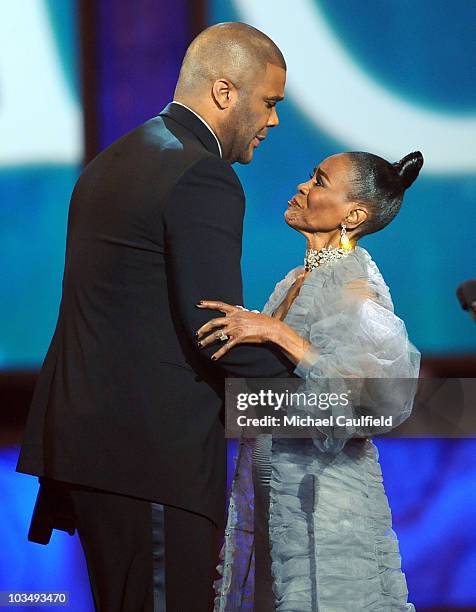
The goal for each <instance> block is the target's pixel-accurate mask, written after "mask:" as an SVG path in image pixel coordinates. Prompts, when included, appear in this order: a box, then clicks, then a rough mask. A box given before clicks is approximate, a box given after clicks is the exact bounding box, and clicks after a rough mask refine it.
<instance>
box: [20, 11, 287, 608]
mask: <svg viewBox="0 0 476 612" xmlns="http://www.w3.org/2000/svg"><path fill="white" fill-rule="evenodd" d="M285 74H286V65H285V62H284V58H283V56H282V54H281V52H280V51H279V49H278V48H277V47H276V45H275V44H274V43H273V42H272V41H271V40H270V39H269V38H268V37H267V36H266V35H264V34H263V33H261V32H259V31H258V30H256V29H254V28H252V27H250V26H247V25H244V24H239V23H228V24H219V25H217V26H213V27H211V28H208V29H207V30H205V31H204V32H202V33H201V34H200V35H199V36H198V37H197V38H196V39H195V40H194V41H193V42H192V44H191V45H190V47H189V49H188V51H187V54H186V56H185V59H184V62H183V65H182V68H181V72H180V76H179V80H178V84H177V88H176V92H175V97H174V102H172V103H171V104H169V105H168V106H167V107H166V108H165V109H164V110H163V111H162V112H161V113H160V115H159V116H158V117H155V118H153V119H151V120H150V121H148V122H146V123H145V124H144V125H142V126H140V127H138V128H137V129H135V130H134V131H132V132H131V133H129V134H127V135H126V136H124V137H123V138H121V139H120V140H118V141H117V142H115V143H114V144H113V145H111V146H110V147H109V148H107V149H106V150H105V151H103V152H102V153H101V154H100V155H98V157H96V158H95V159H94V160H93V161H92V162H91V163H90V164H89V165H88V166H87V167H86V168H85V170H84V172H83V173H82V175H81V177H80V178H79V180H78V182H77V184H76V186H75V189H74V192H73V195H72V199H71V205H70V213H69V220H68V238H67V249H66V261H65V271H64V279H63V297H62V301H61V306H60V313H59V319H58V324H57V328H56V331H55V334H54V337H53V340H52V343H51V346H50V348H49V351H48V354H47V356H46V359H45V362H44V364H43V368H42V371H41V373H40V376H39V380H38V384H37V387H36V390H35V396H34V399H33V403H32V406H31V409H30V414H29V419H28V424H27V428H26V433H25V438H24V443H23V446H22V449H21V454H20V459H19V463H18V468H17V469H18V470H19V471H21V472H25V473H28V474H34V475H38V476H40V484H41V486H40V491H39V495H38V499H37V503H36V506H35V511H34V514H33V519H32V525H31V528H30V534H29V538H30V539H31V540H33V541H37V542H41V543H47V542H48V541H49V538H50V535H51V529H52V528H59V529H63V530H66V531H69V532H70V533H74V530H75V529H77V531H78V534H79V536H80V539H81V543H82V546H83V549H84V552H85V556H86V560H87V564H88V570H89V576H90V581H91V586H92V591H93V596H94V600H95V605H96V609H97V610H101V611H103V612H104V611H106V612H116V611H119V610H120V611H122V612H126V611H127V612H139V611H140V610H146V611H149V610H150V611H152V610H154V611H157V610H164V609H167V611H168V612H171V611H175V610H177V611H179V612H187V611H190V612H200V611H202V610H207V609H209V606H210V600H211V593H212V590H211V584H212V576H213V568H214V565H215V562H216V541H217V533H218V532H219V529H220V527H221V526H222V523H223V518H224V510H225V507H224V506H225V476H226V454H225V451H226V446H225V440H224V430H223V423H222V416H223V415H222V409H223V387H224V377H225V376H227V375H228V376H233V377H276V376H286V375H287V374H288V372H290V371H291V370H292V369H293V366H292V365H291V364H290V363H289V362H287V361H286V360H285V359H284V358H283V357H282V356H281V355H279V354H277V353H274V352H273V350H272V349H271V348H268V347H258V346H256V347H253V346H240V347H236V348H234V349H233V350H231V351H230V352H229V353H228V354H227V355H226V357H224V358H223V359H221V360H220V362H217V363H214V362H213V361H212V360H211V358H210V357H211V355H212V353H213V352H214V350H216V348H213V347H212V348H210V349H205V350H203V351H200V349H199V348H198V347H197V342H196V337H195V333H196V330H197V329H198V328H199V327H200V326H201V325H203V324H204V323H205V322H206V320H208V319H210V318H212V316H216V315H214V314H213V313H211V314H210V312H208V311H203V310H200V309H198V308H197V307H196V304H197V302H198V301H199V300H200V299H204V298H206V299H219V300H223V301H225V302H228V303H232V304H242V299H243V298H242V281H241V271H240V257H241V241H242V221H243V213H244V202H245V198H244V194H243V190H242V187H241V184H240V181H239V180H238V177H237V176H236V174H235V172H234V171H233V169H232V167H231V164H232V163H234V162H240V163H249V162H250V161H251V160H252V157H253V153H254V149H255V148H256V147H257V146H258V145H259V144H260V141H261V140H263V139H264V138H265V136H266V134H267V131H268V129H269V128H271V127H274V126H276V125H277V124H278V116H277V114H276V108H275V107H276V103H277V102H278V101H279V100H281V99H282V98H283V96H284V84H285ZM164 540H165V544H164ZM158 544H161V546H162V549H161V547H160V546H158ZM164 546H165V559H164ZM164 581H165V587H166V588H165V594H164V588H163V583H164ZM165 606H166V608H165Z"/></svg>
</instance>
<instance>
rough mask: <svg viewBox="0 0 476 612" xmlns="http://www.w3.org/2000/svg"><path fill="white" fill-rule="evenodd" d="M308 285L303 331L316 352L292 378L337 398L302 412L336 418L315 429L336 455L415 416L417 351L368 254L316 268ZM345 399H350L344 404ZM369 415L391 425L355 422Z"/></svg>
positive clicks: (308, 354) (319, 439)
mask: <svg viewBox="0 0 476 612" xmlns="http://www.w3.org/2000/svg"><path fill="white" fill-rule="evenodd" d="M308 281H309V282H307V283H306V285H303V289H304V291H303V289H301V294H302V295H300V298H301V300H300V301H301V303H300V304H298V305H297V311H298V312H299V311H300V310H301V312H304V311H305V312H306V315H305V325H304V328H305V333H306V334H307V336H308V340H309V341H310V342H311V347H310V349H309V350H308V351H307V352H306V354H305V355H304V357H303V358H302V360H301V361H300V362H299V363H298V364H297V366H296V369H295V373H296V374H297V375H298V376H299V377H300V378H302V379H303V381H304V387H305V391H306V393H307V394H309V393H313V394H315V395H318V396H320V397H326V396H325V394H330V393H334V394H336V395H337V396H339V403H337V404H336V405H326V407H325V408H324V409H321V410H319V408H316V407H314V408H309V407H308V408H306V410H305V412H307V414H311V412H312V416H313V417H319V418H322V419H323V418H325V417H329V416H330V415H332V416H333V419H332V421H331V422H332V423H333V425H329V426H318V427H317V432H316V433H317V434H318V435H317V436H316V438H315V439H314V444H315V445H316V446H317V447H318V448H320V449H321V450H323V451H329V452H339V451H340V450H341V449H342V447H343V446H344V444H345V443H346V441H347V440H348V439H349V438H351V437H368V436H371V435H373V434H376V433H382V432H384V431H388V430H390V429H392V428H394V427H396V426H397V425H399V424H400V423H402V422H403V421H404V420H405V419H406V418H407V417H408V416H409V415H410V413H411V409H412V405H413V398H414V394H415V390H416V383H417V380H416V379H417V378H418V373H419V364H420V353H419V352H418V350H417V349H416V348H415V347H414V346H413V345H412V344H411V342H410V341H409V339H408V336H407V332H406V328H405V325H404V323H403V321H402V320H401V319H400V318H398V317H397V316H396V315H395V313H394V311H393V305H392V301H391V298H390V294H389V291H388V287H387V286H386V284H385V282H384V280H383V278H382V276H381V275H380V272H379V271H378V269H377V267H376V265H375V263H374V262H373V261H372V260H371V259H370V257H369V255H368V254H367V252H366V251H365V250H363V249H360V248H358V249H356V251H354V252H353V253H352V254H350V255H349V256H348V257H347V258H346V259H345V260H340V261H337V262H335V263H333V264H329V265H328V266H326V267H324V266H323V267H322V268H320V269H319V268H318V269H317V270H315V271H313V273H311V274H310V275H309V277H308ZM298 299H299V298H298ZM296 301H297V300H296ZM323 394H324V395H323ZM342 394H344V397H345V398H346V399H344V400H343V401H340V400H341V395H342ZM327 399H328V398H327ZM346 400H347V404H346V403H345V402H346ZM323 404H324V405H325V404H326V402H323ZM364 416H370V417H392V419H391V425H389V420H388V419H387V422H386V424H385V425H384V424H379V425H374V421H372V422H371V423H370V422H369V421H368V420H367V421H366V422H365V424H353V423H354V422H355V421H358V420H359V419H358V417H364ZM337 417H340V418H339V419H337ZM337 420H338V421H339V423H340V424H339V425H338V426H337V425H336V422H337ZM364 420H365V419H360V421H364ZM350 421H352V424H350ZM343 423H346V424H345V425H343Z"/></svg>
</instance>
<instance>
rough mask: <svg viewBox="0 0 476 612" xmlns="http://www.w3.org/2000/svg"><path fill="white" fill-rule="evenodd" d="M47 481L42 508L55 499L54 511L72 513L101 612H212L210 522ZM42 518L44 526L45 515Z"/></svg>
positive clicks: (214, 553) (214, 535)
mask: <svg viewBox="0 0 476 612" xmlns="http://www.w3.org/2000/svg"><path fill="white" fill-rule="evenodd" d="M42 480H43V483H44V484H43V487H42V488H43V508H47V507H48V505H47V504H46V501H47V500H48V494H50V498H49V502H48V503H49V505H50V507H51V506H53V504H52V500H53V499H54V506H55V508H58V507H59V506H61V508H66V507H68V508H69V509H70V510H71V511H72V515H73V517H74V519H73V520H74V527H75V528H76V530H77V532H78V535H79V538H80V541H81V544H82V547H83V550H84V554H85V557H86V563H87V567H88V573H89V580H90V583H91V590H92V594H93V598H94V603H95V608H96V611H97V612H208V611H209V610H213V579H214V577H215V566H216V564H217V562H218V543H219V538H218V536H219V534H218V530H217V528H216V526H215V525H214V523H213V522H212V521H211V520H210V519H208V518H206V517H204V516H202V515H199V514H195V513H193V512H188V511H186V510H182V509H179V508H175V507H172V506H165V505H161V504H155V503H151V502H150V501H147V500H142V499H137V498H133V497H127V496H124V495H119V494H114V493H109V492H106V491H101V490H97V489H92V488H88V487H81V486H78V485H69V484H67V483H57V482H55V481H46V482H45V479H42ZM51 485H53V486H51ZM40 494H41V490H40ZM53 496H54V497H53ZM39 498H40V495H39ZM37 506H38V502H37ZM36 510H37V509H36ZM40 510H41V508H40ZM35 514H38V512H35ZM41 514H42V518H43V524H44V522H45V512H44V511H43V512H42V513H41ZM65 514H66V513H65V512H63V514H62V516H64V515H65ZM57 517H58V515H56V518H57ZM32 524H33V523H32ZM53 526H56V525H53ZM60 528H64V527H61V526H60ZM69 532H70V533H71V530H69ZM31 533H32V529H31V530H30V536H31ZM30 539H33V538H31V537H30ZM48 539H49V538H48ZM34 541H40V540H38V539H36V540H34ZM43 543H46V542H45V541H44V542H43Z"/></svg>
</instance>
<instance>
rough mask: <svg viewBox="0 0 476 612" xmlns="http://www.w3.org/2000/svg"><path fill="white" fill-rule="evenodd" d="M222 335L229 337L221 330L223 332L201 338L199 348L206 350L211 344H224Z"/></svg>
mask: <svg viewBox="0 0 476 612" xmlns="http://www.w3.org/2000/svg"><path fill="white" fill-rule="evenodd" d="M222 334H225V335H227V334H226V333H225V332H224V331H223V330H222V329H221V330H218V331H214V332H212V333H211V334H208V336H205V337H203V338H200V341H199V343H198V347H199V348H204V347H205V346H208V345H209V344H213V343H214V342H224V340H223V339H222V338H221V337H220V336H221V335H222Z"/></svg>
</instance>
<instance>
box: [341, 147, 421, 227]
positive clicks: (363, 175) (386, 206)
mask: <svg viewBox="0 0 476 612" xmlns="http://www.w3.org/2000/svg"><path fill="white" fill-rule="evenodd" d="M348 155H349V158H350V161H351V163H352V166H353V176H352V179H351V185H352V187H351V193H349V196H348V199H349V200H352V201H355V202H362V204H366V205H367V207H368V209H369V217H368V218H367V220H366V221H365V222H364V223H363V224H362V225H361V226H360V227H359V229H358V233H359V236H365V235H366V234H373V233H374V232H378V231H379V230H381V229H382V228H384V227H385V226H386V225H388V224H389V223H390V221H392V219H393V218H394V217H395V216H396V214H397V213H398V211H399V210H400V207H401V205H402V201H403V194H404V193H405V190H406V189H408V188H409V187H410V185H412V183H413V182H414V181H415V179H416V178H417V176H418V174H419V172H420V170H421V167H422V166H423V155H422V154H421V153H420V151H414V152H413V153H409V154H408V155H405V157H403V158H402V159H401V160H400V161H398V162H395V163H393V164H391V163H390V162H388V161H386V160H385V159H383V158H382V157H379V156H378V155H373V154H372V153H364V152H362V151H356V152H351V153H348Z"/></svg>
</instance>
